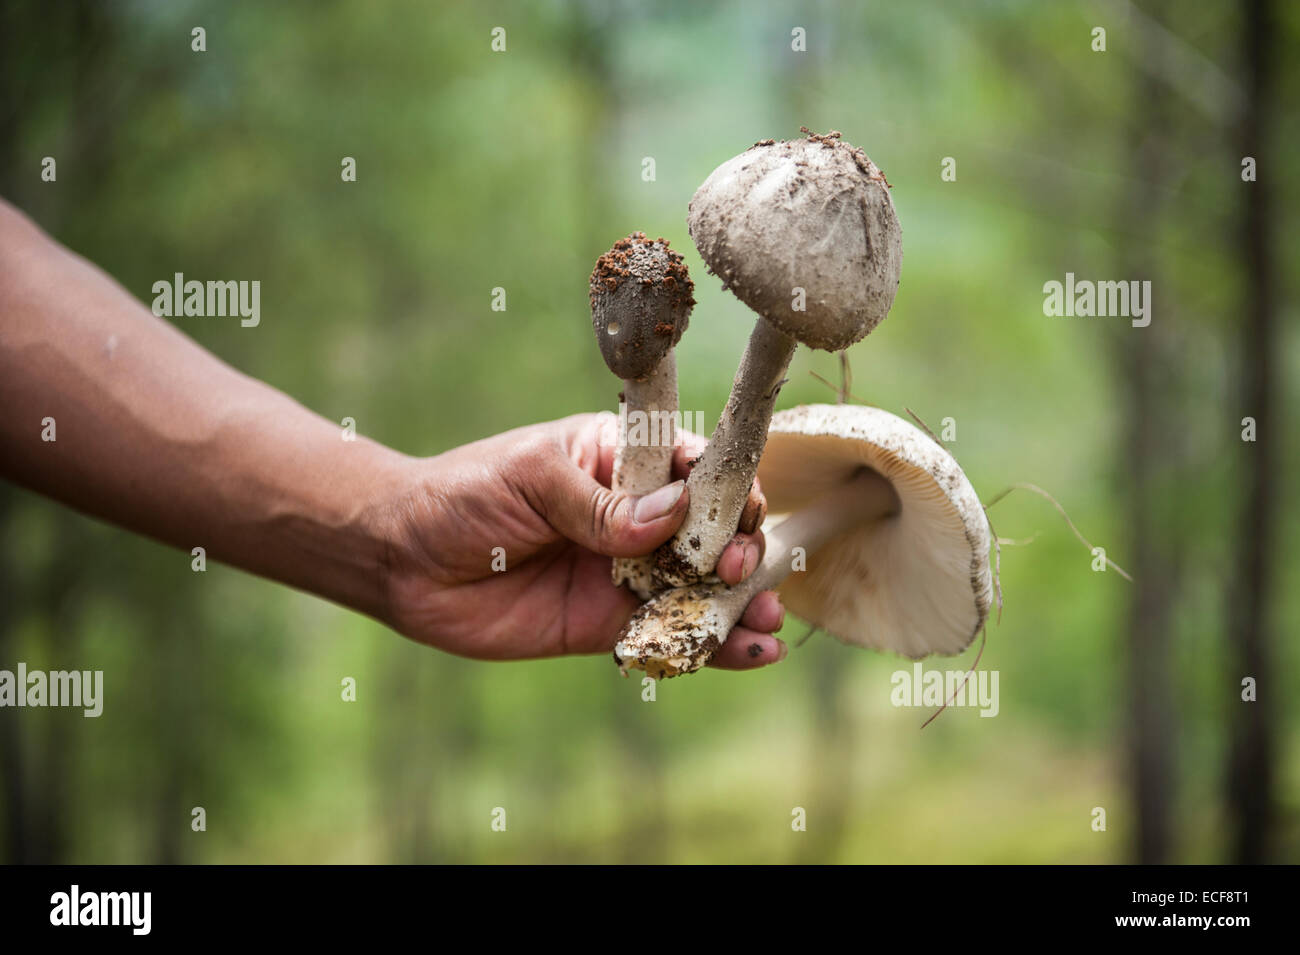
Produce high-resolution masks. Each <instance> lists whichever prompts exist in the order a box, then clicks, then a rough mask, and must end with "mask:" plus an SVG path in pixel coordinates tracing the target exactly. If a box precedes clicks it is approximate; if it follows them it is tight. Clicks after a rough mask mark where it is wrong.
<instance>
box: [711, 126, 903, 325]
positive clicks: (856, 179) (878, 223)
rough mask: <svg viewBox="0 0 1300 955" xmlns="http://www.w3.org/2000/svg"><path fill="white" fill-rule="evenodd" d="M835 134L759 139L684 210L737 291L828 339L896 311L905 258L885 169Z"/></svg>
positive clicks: (718, 270) (765, 311) (766, 312)
mask: <svg viewBox="0 0 1300 955" xmlns="http://www.w3.org/2000/svg"><path fill="white" fill-rule="evenodd" d="M838 137H839V134H838V133H831V134H828V135H826V136H811V135H810V137H809V138H807V139H798V140H792V141H789V142H779V143H778V142H772V141H770V140H769V141H767V142H765V143H759V144H757V145H755V146H753V147H752V148H750V149H748V150H746V151H745V152H743V153H741V154H740V155H739V156H736V157H735V158H733V159H729V160H728V161H727V162H725V163H723V164H722V165H721V166H719V167H718V168H717V169H715V170H714V171H713V172H712V174H710V176H709V178H708V179H706V180H705V181H704V184H703V185H702V186H700V188H699V189H698V190H696V192H695V195H694V197H693V198H692V199H691V204H690V210H689V214H688V217H687V225H688V226H689V228H690V232H691V238H692V239H693V240H694V241H695V246H696V248H698V249H699V251H700V255H701V256H702V257H703V258H704V261H705V263H707V265H708V266H709V269H710V270H711V271H712V272H714V273H715V274H717V275H718V276H719V277H721V279H722V281H723V283H724V284H725V285H726V286H727V287H729V288H730V289H731V291H732V292H734V293H735V295H736V297H738V298H739V299H740V300H741V301H742V302H744V303H745V304H746V305H748V306H749V307H750V308H752V309H753V310H754V311H756V312H758V314H760V315H762V316H763V317H764V318H765V319H767V320H768V321H769V322H772V323H773V324H774V325H776V326H777V327H778V328H779V329H781V331H783V332H785V334H787V335H789V336H791V337H792V338H795V339H797V340H798V341H800V342H802V343H803V344H805V345H808V346H810V347H812V348H821V349H825V350H827V351H838V350H840V349H842V348H847V347H848V346H849V345H852V344H853V343H854V342H856V341H859V340H860V339H861V338H863V337H864V336H865V335H866V334H867V333H868V332H870V331H871V330H872V329H873V328H875V327H876V325H878V324H879V323H880V321H881V319H883V318H884V317H885V316H886V315H887V314H889V309H890V306H891V305H892V304H893V302H894V293H895V292H896V291H897V290H898V277H899V272H900V269H901V267H902V262H903V245H902V230H901V229H900V227H899V225H898V217H897V216H896V215H895V214H894V203H893V200H891V199H890V196H889V188H888V185H887V184H886V182H885V177H884V175H883V174H882V173H881V171H880V170H879V169H878V168H877V167H876V165H875V163H873V162H872V161H871V160H870V159H868V158H867V155H866V153H864V152H863V151H862V150H861V149H858V148H856V147H854V146H850V145H849V144H848V143H844V142H841V141H839V139H838ZM796 288H801V289H803V290H804V295H803V303H802V304H803V306H804V308H803V310H799V309H798V308H796V307H795V306H796V304H797V302H796V296H797V293H796V292H795V289H796Z"/></svg>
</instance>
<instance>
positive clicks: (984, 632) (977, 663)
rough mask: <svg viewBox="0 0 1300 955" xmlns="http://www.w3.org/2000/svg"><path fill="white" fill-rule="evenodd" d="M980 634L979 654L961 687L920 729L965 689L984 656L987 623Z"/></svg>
mask: <svg viewBox="0 0 1300 955" xmlns="http://www.w3.org/2000/svg"><path fill="white" fill-rule="evenodd" d="M980 634H981V636H980V652H979V653H977V654H975V662H974V663H972V664H971V665H970V669H969V670H967V671H966V676H965V677H963V678H962V681H961V685H960V686H959V687H957V689H955V690H953V691H952V696H950V697H948V699H947V700H945V701H944V704H943V706H941V707H939V708H938V709H937V710H935V711H934V712H933V713H931V714H930V718H929V719H928V720H926V721H925V722H924V723H922V724H921V729H925V728H926V727H927V726H929V725H930V724H931V723H933V722H934V721H935V719H936V718H937V717H938V716H939V714H940V713H942V712H943V711H944V710H946V709H947V708H948V704H949V703H951V702H952V701H953V700H955V699H957V695H958V694H959V693H961V691H962V690H963V689H965V688H966V684H967V683H968V682H969V681H970V678H971V675H972V674H973V673H974V672H975V668H976V667H977V666H979V665H980V657H982V656H984V648H985V647H986V646H988V641H989V625H988V624H987V623H985V624H984V626H983V628H982V629H981V630H980Z"/></svg>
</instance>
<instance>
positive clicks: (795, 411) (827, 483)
mask: <svg viewBox="0 0 1300 955" xmlns="http://www.w3.org/2000/svg"><path fill="white" fill-rule="evenodd" d="M864 466H865V467H869V468H871V469H873V470H875V471H876V472H877V473H879V474H880V475H882V476H883V477H884V478H886V479H887V480H888V481H889V482H890V483H891V484H892V485H893V487H894V491H895V493H897V495H898V498H899V501H900V503H901V508H900V510H899V512H898V513H896V514H893V515H891V516H888V517H884V518H880V519H879V520H877V521H875V522H872V523H871V524H869V525H866V526H861V527H856V528H846V532H845V533H844V534H843V535H841V536H840V537H838V538H836V539H835V540H833V541H831V542H830V543H828V544H826V545H824V546H823V547H821V548H820V549H819V550H817V551H816V553H810V554H808V555H807V569H806V570H805V571H802V572H800V571H796V572H794V573H792V574H790V576H789V577H788V578H787V579H786V580H785V582H784V583H783V584H782V585H781V586H780V588H779V590H780V593H781V599H782V602H783V603H784V604H785V606H786V607H787V608H788V609H789V610H791V611H792V612H794V613H795V614H797V615H799V616H800V617H803V618H804V619H805V620H808V621H809V622H811V623H814V624H816V625H817V626H818V627H820V628H821V629H823V630H825V631H826V632H827V633H830V634H832V635H833V636H835V637H836V638H838V639H840V640H842V641H844V642H845V643H851V644H854V645H857V646H862V647H870V648H872V649H876V650H892V651H895V652H898V653H901V654H903V655H905V656H908V657H911V658H913V659H917V658H920V657H923V656H926V655H927V654H930V653H944V654H952V653H958V652H960V651H961V650H963V649H965V648H966V647H967V646H969V645H970V643H971V641H972V640H973V639H974V637H975V635H976V634H977V633H978V632H979V630H980V628H981V627H982V626H983V625H984V621H985V619H986V618H987V616H988V612H989V607H990V605H991V603H992V596H993V581H992V574H991V572H990V569H989V547H990V535H989V525H988V519H987V518H986V517H985V515H984V509H983V507H982V506H981V505H980V501H979V497H978V495H977V494H976V493H975V489H974V488H973V487H972V486H971V484H970V481H969V480H967V478H966V475H965V474H964V473H963V472H962V470H961V467H960V466H959V465H958V464H957V462H956V461H955V460H954V459H953V457H952V455H951V454H949V453H948V451H947V450H945V449H944V448H943V447H941V446H940V445H939V444H937V443H936V442H935V441H934V440H933V439H932V438H930V437H929V436H928V435H926V434H925V433H924V432H923V431H921V430H920V429H919V428H916V427H915V426H913V425H911V424H909V423H908V422H906V421H904V420H903V419H901V418H899V417H897V416H896V415H892V414H890V413H889V412H887V411H882V410H881V409H879V408H868V407H864V406H861V405H806V406H803V407H798V408H792V409H790V410H788V411H782V412H779V413H777V414H776V415H774V416H773V417H772V426H771V429H770V431H769V434H768V441H767V450H766V451H765V452H764V454H763V459H762V461H761V462H760V464H759V470H758V476H759V480H760V481H761V482H762V485H763V492H764V494H766V496H767V502H768V508H769V513H770V514H771V515H773V516H772V518H770V519H771V520H772V521H773V522H774V523H775V522H779V521H780V515H782V514H788V513H792V512H794V511H797V510H800V509H801V508H803V507H805V506H807V505H809V504H811V503H812V502H813V501H815V500H816V499H817V498H818V497H819V496H821V495H822V494H824V493H825V492H826V491H827V490H828V489H830V488H832V487H834V486H836V485H838V484H840V483H841V482H843V481H846V480H848V479H849V478H850V477H851V476H852V475H853V474H854V473H856V472H857V471H858V470H859V469H860V468H862V467H864Z"/></svg>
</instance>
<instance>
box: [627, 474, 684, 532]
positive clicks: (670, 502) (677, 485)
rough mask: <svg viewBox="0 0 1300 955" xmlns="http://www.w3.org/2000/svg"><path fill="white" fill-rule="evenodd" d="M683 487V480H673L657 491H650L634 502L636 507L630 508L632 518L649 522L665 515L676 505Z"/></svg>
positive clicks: (644, 522)
mask: <svg viewBox="0 0 1300 955" xmlns="http://www.w3.org/2000/svg"><path fill="white" fill-rule="evenodd" d="M685 489H686V482H685V481H674V482H673V483H672V484H666V485H664V486H663V487H661V488H660V489H659V490H657V491H651V492H650V493H649V494H647V495H646V496H645V497H643V498H641V499H640V500H639V501H637V502H636V507H635V508H633V509H632V519H633V520H634V521H636V522H637V523H638V524H649V523H651V522H653V521H657V520H659V518H661V517H666V516H667V515H669V514H671V513H672V510H673V508H674V507H676V506H677V501H678V499H679V498H681V496H682V491H684V490H685Z"/></svg>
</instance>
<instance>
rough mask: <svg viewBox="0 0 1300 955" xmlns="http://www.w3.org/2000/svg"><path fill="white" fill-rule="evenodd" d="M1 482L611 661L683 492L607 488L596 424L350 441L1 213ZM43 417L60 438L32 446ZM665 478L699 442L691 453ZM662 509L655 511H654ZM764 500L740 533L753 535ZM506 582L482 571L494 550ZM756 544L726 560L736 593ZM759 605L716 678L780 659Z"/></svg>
mask: <svg viewBox="0 0 1300 955" xmlns="http://www.w3.org/2000/svg"><path fill="white" fill-rule="evenodd" d="M0 407H2V408H3V409H4V414H3V415H0V475H3V476H4V477H6V478H8V479H10V480H12V481H14V482H16V483H18V484H21V485H24V486H26V487H29V488H31V489H33V490H35V491H38V492H40V493H42V494H45V495H48V496H50V497H52V498H55V499H56V500H59V501H61V502H63V503H65V504H67V505H70V506H72V507H74V508H76V509H78V510H80V511H83V512H85V513H87V514H90V515H93V516H96V517H99V518H102V519H105V520H107V521H110V522H112V523H114V524H117V525H120V526H122V527H125V528H127V529H129V530H132V531H135V532H138V533H141V534H145V535H148V536H150V537H153V538H156V539H158V540H160V541H163V542H166V543H168V544H172V545H175V546H177V547H181V548H183V549H185V550H187V551H188V550H189V549H191V548H193V547H203V548H205V550H206V552H207V554H208V555H209V556H210V557H212V558H214V559H218V560H222V561H225V562H227V563H229V564H232V565H234V566H237V567H240V568H243V569H244V570H247V571H250V572H252V573H255V574H259V575H261V576H264V577H268V578H271V579H273V580H277V581H280V582H282V583H285V584H288V585H290V586H293V587H296V588H299V589H301V590H305V591H309V592H311V593H314V594H318V595H320V596H322V597H325V598H326V599H329V600H332V601H334V602H336V603H339V604H342V605H343V606H346V607H350V608H352V609H354V610H357V611H359V612H361V613H365V614H368V615H369V616H371V617H374V618H376V619H378V620H380V621H381V622H383V623H385V624H386V625H388V626H390V627H391V628H393V629H394V630H396V631H398V632H399V633H402V634H404V635H405V636H408V637H410V638H412V639H415V640H418V641H420V642H422V643H427V644H429V645H431V646H436V647H439V648H441V649H444V650H447V651H449V652H452V653H457V654H461V655H464V656H471V657H477V658H481V659H510V658H522V657H538V656H550V655H555V654H561V653H595V652H603V651H607V650H609V649H610V648H611V647H612V646H613V642H614V639H615V637H616V636H617V634H618V631H619V629H620V628H621V627H622V625H623V623H624V622H625V621H626V620H627V618H628V616H629V615H630V613H631V611H632V610H633V609H634V608H635V606H636V601H635V598H633V597H632V596H631V595H630V594H628V593H626V592H625V591H622V590H619V589H617V588H615V587H614V586H613V584H612V583H611V581H610V568H609V565H610V562H609V557H611V556H636V555H640V554H647V553H650V552H651V551H653V550H654V549H655V547H657V546H658V545H659V544H660V543H662V542H663V541H665V540H667V539H668V538H669V537H671V536H672V534H673V533H674V532H675V531H676V529H677V528H678V526H680V524H681V522H682V520H683V518H684V517H685V514H686V507H687V503H688V502H687V494H686V492H685V491H684V489H683V488H681V487H679V486H677V485H670V486H669V487H670V490H667V491H665V490H663V489H661V490H660V491H659V492H655V494H652V495H646V496H645V497H643V498H631V497H628V496H626V495H619V494H615V493H614V492H612V491H610V490H609V479H610V470H611V468H612V461H613V452H614V448H613V447H612V445H611V444H610V443H609V442H608V441H607V440H606V441H602V440H601V435H602V434H608V433H610V429H609V428H608V427H607V424H608V416H602V415H576V416H574V417H571V418H566V419H563V420H561V421H554V422H547V423H543V424H538V425H531V426H528V427H525V428H521V429H518V430H516V431H512V432H508V433H506V434H502V435H497V436H495V437H492V438H488V439H485V440H483V441H479V442H475V443H473V444H470V445H466V446H464V447H460V448H455V449H453V450H451V451H448V452H445V453H444V454H440V455H437V456H435V457H432V458H413V457H409V456H407V455H404V454H401V453H399V452H397V451H394V450H392V449H390V448H386V447H384V446H383V445H380V444H378V443H376V442H374V441H370V440H367V439H366V438H364V437H362V436H357V438H356V440H355V441H343V440H342V436H341V429H340V427H339V426H338V425H336V424H334V423H333V422H330V421H327V420H325V419H324V418H321V417H320V416H318V415H316V414H314V413H312V412H310V411H308V410H307V409H306V408H304V407H303V406H302V405H300V404H298V403H297V402H295V401H293V400H292V399H291V398H289V397H288V396H286V395H284V394H283V393H281V392H279V391H276V390H275V389H274V388H271V387H270V386H268V385H266V384H264V383H262V382H260V381H257V380H255V379H253V378H250V377H248V376H246V375H244V374H241V373H240V372H238V371H236V370H235V369H233V368H231V367H230V366H228V365H226V364H225V363H223V362H222V361H220V360H219V359H217V358H216V357H215V356H213V355H212V354H211V353H210V352H208V351H205V350H204V349H203V348H201V347H199V346H198V345H197V344H195V343H194V342H193V341H191V340H190V339H189V338H188V337H186V336H185V335H184V334H182V333H181V332H180V331H179V330H178V329H176V328H175V327H174V326H172V325H171V324H170V323H168V322H166V321H164V320H161V319H159V318H157V317H155V316H154V315H153V314H152V313H151V312H150V311H149V310H148V309H147V308H145V307H144V306H143V305H141V304H140V303H139V302H138V301H136V300H135V299H134V298H132V297H131V296H130V295H129V294H127V293H126V291H124V290H123V289H122V288H121V287H120V286H119V285H117V283H115V282H114V281H113V280H112V279H110V278H109V277H108V276H106V275H105V274H104V273H102V272H101V271H100V270H98V269H97V268H95V267H94V266H93V265H91V264H90V263H88V262H86V261H85V260H84V259H81V258H80V257H78V256H76V255H74V254H73V253H71V252H69V251H68V250H66V249H64V248H63V247H61V246H59V245H58V244H57V243H55V242H54V241H52V240H51V239H50V238H49V237H47V236H46V235H45V234H44V233H43V232H41V231H40V230H39V229H38V228H37V227H36V226H35V225H33V224H32V223H31V222H30V221H29V220H28V219H27V218H26V217H25V216H23V215H22V214H21V213H19V212H18V211H17V210H15V209H14V208H13V207H12V206H10V205H7V204H5V203H4V202H3V201H0ZM45 418H53V419H54V421H55V428H56V432H55V433H56V440H54V441H44V440H42V436H41V432H42V430H43V428H42V421H43V419H45ZM685 441H686V443H685V445H684V447H683V448H679V449H678V454H677V456H676V459H675V470H676V475H675V476H676V477H678V478H679V479H680V478H685V477H686V474H687V473H688V467H687V464H686V459H687V457H688V456H693V455H695V454H698V453H699V451H700V450H701V448H702V446H703V439H700V438H698V437H696V436H686V439H685ZM656 505H657V506H656ZM761 511H762V503H761V495H760V494H759V493H758V491H757V490H755V492H754V493H753V494H752V495H751V501H750V502H749V505H748V506H747V508H746V517H745V520H744V521H742V526H745V527H751V528H752V527H754V525H756V523H757V521H758V515H759V514H760V513H761ZM496 547H500V548H503V549H504V554H505V560H506V565H507V570H506V571H505V572H504V573H497V572H494V571H493V570H492V558H493V548H496ZM762 547H763V540H762V535H761V533H759V532H757V531H756V532H755V533H754V534H738V535H737V536H736V539H735V541H733V543H732V544H731V545H729V547H728V548H727V551H726V552H725V553H724V554H723V557H722V559H721V560H720V561H719V564H718V573H719V575H720V576H721V577H723V579H724V580H727V581H728V582H731V583H735V582H738V581H739V580H740V579H742V578H743V577H744V576H748V574H749V573H750V572H752V571H753V569H754V567H755V566H756V565H757V563H758V561H759V559H760V558H761V556H762ZM782 616H783V611H782V609H781V607H780V604H779V603H778V602H777V600H776V596H775V594H772V593H770V592H769V593H764V594H760V595H759V596H758V597H757V598H755V600H754V601H753V602H752V603H751V604H750V607H749V610H748V612H747V614H746V616H745V617H744V619H743V620H742V621H741V625H740V626H738V627H737V628H736V630H735V631H733V636H732V639H730V640H728V642H727V644H726V645H725V651H724V652H722V653H719V655H718V659H717V660H716V663H717V665H719V666H722V667H726V668H734V669H748V668H751V667H754V666H762V665H764V664H767V663H772V662H775V661H776V660H778V659H781V658H782V657H783V656H784V655H785V647H784V644H782V643H781V641H779V640H777V639H776V638H775V637H773V636H771V631H773V630H776V629H779V627H780V625H781V620H782Z"/></svg>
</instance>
